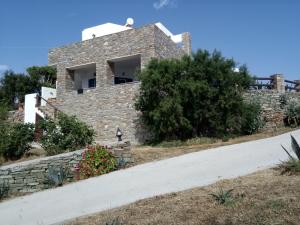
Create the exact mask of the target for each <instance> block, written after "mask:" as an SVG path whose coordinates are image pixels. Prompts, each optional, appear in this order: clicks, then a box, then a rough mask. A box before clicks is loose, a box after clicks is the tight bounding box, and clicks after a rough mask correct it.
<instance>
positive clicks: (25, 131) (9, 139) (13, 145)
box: [0, 122, 34, 159]
mask: <svg viewBox="0 0 300 225" xmlns="http://www.w3.org/2000/svg"><path fill="white" fill-rule="evenodd" d="M0 132H1V135H0V154H1V155H2V156H3V157H4V158H6V159H18V158H20V157H22V156H23V155H24V153H25V152H26V151H28V150H29V149H30V143H31V142H32V141H33V139H34V125H33V124H29V123H27V124H20V123H15V124H14V123H7V122H0Z"/></svg>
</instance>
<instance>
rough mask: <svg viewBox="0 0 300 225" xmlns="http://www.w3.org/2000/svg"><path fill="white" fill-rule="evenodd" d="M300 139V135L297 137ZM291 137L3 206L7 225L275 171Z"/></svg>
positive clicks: (57, 218) (155, 165) (189, 157)
mask: <svg viewBox="0 0 300 225" xmlns="http://www.w3.org/2000/svg"><path fill="white" fill-rule="evenodd" d="M293 134H294V136H295V137H296V138H297V140H300V130H297V131H294V132H293ZM280 144H283V145H285V146H288V147H289V146H290V135H289V134H283V135H280V136H276V137H272V138H267V139H262V140H257V141H251V142H246V143H242V144H235V145H229V146H224V147H218V148H215V149H210V150H205V151H200V152H195V153H190V154H186V155H183V156H179V157H174V158H170V159H166V160H162V161H157V162H152V163H146V164H143V165H139V166H135V167H131V168H129V169H126V170H120V171H116V172H113V173H110V174H107V175H103V176H100V177H96V178H91V179H88V180H84V181H80V182H77V183H73V184H69V185H66V186H63V187H60V188H56V189H52V190H46V191H42V192H38V193H35V194H32V195H28V196H24V197H20V198H16V199H13V200H10V201H6V202H3V203H1V204H0V224H1V225H29V224H30V225H31V224H32V225H36V224H38V225H44V224H60V223H61V222H62V221H66V220H69V219H71V218H75V217H79V216H83V215H87V214H91V213H95V212H99V211H103V210H106V209H110V208H115V207H118V206H122V205H125V204H128V203H132V202H134V201H136V200H140V199H144V198H148V197H152V196H155V195H161V194H165V193H169V192H175V191H181V190H185V189H189V188H193V187H197V186H204V185H208V184H211V183H214V182H216V181H218V180H220V179H225V178H234V177H237V176H241V175H246V174H249V173H252V172H255V171H258V170H262V169H265V168H269V167H272V166H274V165H276V164H278V163H279V162H280V160H285V159H287V154H286V153H285V152H284V151H283V150H282V149H281V147H280Z"/></svg>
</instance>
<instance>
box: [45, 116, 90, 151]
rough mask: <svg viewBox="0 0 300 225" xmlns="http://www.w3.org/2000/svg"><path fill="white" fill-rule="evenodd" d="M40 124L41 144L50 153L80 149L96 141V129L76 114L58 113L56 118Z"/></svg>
mask: <svg viewBox="0 0 300 225" xmlns="http://www.w3.org/2000/svg"><path fill="white" fill-rule="evenodd" d="M40 126H41V128H42V129H43V136H42V138H41V144H42V146H43V148H44V149H45V151H46V152H47V154H48V155H56V154H60V153H63V152H67V151H74V150H78V149H80V148H83V147H85V146H87V145H89V144H91V143H92V142H93V141H94V136H95V131H94V130H93V129H92V128H91V127H89V126H87V125H86V124H85V123H83V122H81V121H79V120H78V119H77V118H76V117H75V116H68V115H66V114H64V113H58V117H57V119H56V120H52V119H47V120H44V121H42V122H41V125H40Z"/></svg>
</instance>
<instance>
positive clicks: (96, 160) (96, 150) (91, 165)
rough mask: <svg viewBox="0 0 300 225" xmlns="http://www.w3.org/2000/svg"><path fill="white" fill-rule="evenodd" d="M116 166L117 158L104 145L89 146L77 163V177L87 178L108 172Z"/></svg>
mask: <svg viewBox="0 0 300 225" xmlns="http://www.w3.org/2000/svg"><path fill="white" fill-rule="evenodd" d="M116 168H117V160H116V159H115V157H114V156H113V155H112V153H111V152H109V151H108V149H107V148H106V147H104V146H100V145H96V146H89V147H88V148H87V149H86V150H85V151H84V152H83V154H82V160H81V161H80V162H79V164H78V165H77V171H78V175H79V176H78V178H79V179H81V178H89V177H93V176H98V175H102V174H105V173H109V172H111V171H113V170H115V169H116Z"/></svg>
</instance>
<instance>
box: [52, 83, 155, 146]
mask: <svg viewBox="0 0 300 225" xmlns="http://www.w3.org/2000/svg"><path fill="white" fill-rule="evenodd" d="M139 85H140V83H139V82H135V83H127V84H120V85H114V86H105V87H102V88H101V89H97V88H96V89H90V90H84V92H83V94H80V95H78V94H77V92H76V91H72V92H67V93H65V94H64V95H63V99H61V100H60V101H59V100H57V102H56V106H57V108H59V109H60V110H61V111H63V112H65V113H66V114H68V115H76V116H77V117H78V118H79V119H80V120H81V121H84V122H85V123H87V124H88V125H90V126H92V127H93V128H94V129H95V131H96V132H97V137H96V140H97V142H100V143H101V144H110V143H111V142H114V141H116V140H117V137H116V131H117V128H118V127H119V128H120V129H121V131H122V133H123V138H124V139H125V140H130V141H131V142H132V143H134V144H136V143H141V142H143V141H145V140H147V139H148V137H149V134H148V133H147V132H146V131H145V129H144V128H143V126H142V125H141V123H140V122H139V113H138V112H137V111H136V110H135V108H134V98H135V97H136V95H137V94H138V90H139Z"/></svg>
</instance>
